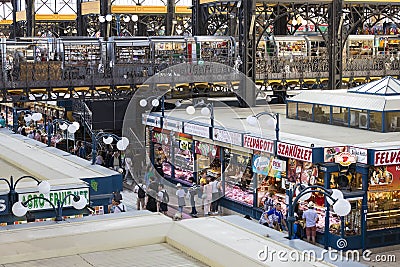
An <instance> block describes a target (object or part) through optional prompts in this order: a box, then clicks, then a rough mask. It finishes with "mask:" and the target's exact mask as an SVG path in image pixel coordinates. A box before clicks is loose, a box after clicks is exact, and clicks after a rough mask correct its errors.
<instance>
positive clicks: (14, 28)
mask: <svg viewBox="0 0 400 267" xmlns="http://www.w3.org/2000/svg"><path fill="white" fill-rule="evenodd" d="M17 1H18V0H12V2H11V4H12V20H13V22H12V38H11V39H15V38H16V37H17Z"/></svg>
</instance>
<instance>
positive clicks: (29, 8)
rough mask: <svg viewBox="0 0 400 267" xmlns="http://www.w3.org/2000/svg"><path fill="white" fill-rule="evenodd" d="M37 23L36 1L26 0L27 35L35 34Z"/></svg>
mask: <svg viewBox="0 0 400 267" xmlns="http://www.w3.org/2000/svg"><path fill="white" fill-rule="evenodd" d="M34 25H35V1H31V0H29V1H26V36H27V37H32V36H33V35H34V27H35V26H34Z"/></svg>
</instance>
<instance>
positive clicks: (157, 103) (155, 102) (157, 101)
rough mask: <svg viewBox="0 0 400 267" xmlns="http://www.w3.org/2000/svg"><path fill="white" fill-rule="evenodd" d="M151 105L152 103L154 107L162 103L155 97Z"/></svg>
mask: <svg viewBox="0 0 400 267" xmlns="http://www.w3.org/2000/svg"><path fill="white" fill-rule="evenodd" d="M151 105H152V106H153V107H158V105H160V101H159V100H158V99H157V98H155V99H153V100H152V101H151Z"/></svg>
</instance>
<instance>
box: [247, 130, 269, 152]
mask: <svg viewBox="0 0 400 267" xmlns="http://www.w3.org/2000/svg"><path fill="white" fill-rule="evenodd" d="M243 147H246V148H250V149H254V150H258V151H263V152H267V153H271V154H273V153H274V141H271V140H268V139H264V138H260V137H254V136H250V135H247V134H245V135H244V141H243Z"/></svg>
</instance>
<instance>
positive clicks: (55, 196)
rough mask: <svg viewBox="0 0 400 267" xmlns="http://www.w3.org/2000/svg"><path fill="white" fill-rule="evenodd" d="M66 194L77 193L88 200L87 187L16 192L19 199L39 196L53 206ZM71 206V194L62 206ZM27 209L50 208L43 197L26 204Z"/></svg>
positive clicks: (23, 199) (24, 199)
mask: <svg viewBox="0 0 400 267" xmlns="http://www.w3.org/2000/svg"><path fill="white" fill-rule="evenodd" d="M68 194H74V195H78V196H80V197H83V198H85V199H86V201H87V202H89V188H75V189H66V190H58V191H51V192H50V193H48V194H39V193H37V192H32V193H22V194H21V193H20V194H18V200H19V201H22V202H24V201H27V200H29V199H31V198H34V197H37V196H41V197H44V198H47V199H48V200H50V202H51V203H53V205H54V206H56V207H57V201H62V200H63V199H64V198H65V196H67V195H68ZM71 206H72V196H70V197H68V198H67V199H66V200H65V203H64V207H71ZM27 207H28V209H29V210H44V209H51V208H52V207H51V205H50V203H48V202H47V201H45V200H43V199H34V200H32V201H30V202H29V203H28V204H27Z"/></svg>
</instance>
